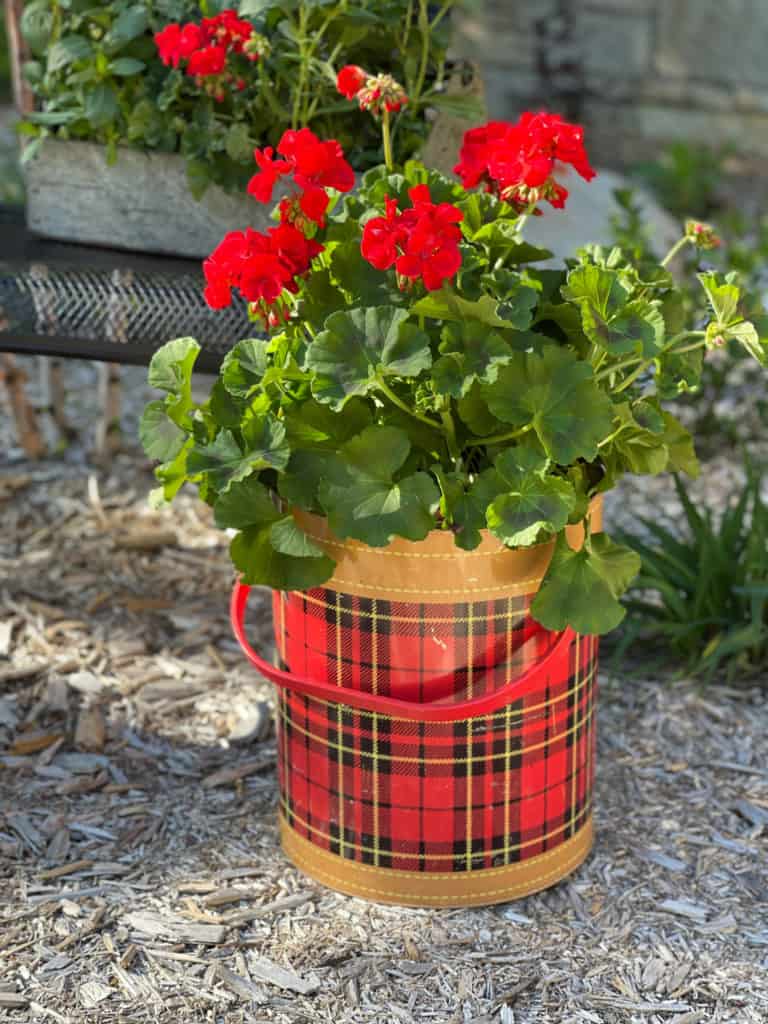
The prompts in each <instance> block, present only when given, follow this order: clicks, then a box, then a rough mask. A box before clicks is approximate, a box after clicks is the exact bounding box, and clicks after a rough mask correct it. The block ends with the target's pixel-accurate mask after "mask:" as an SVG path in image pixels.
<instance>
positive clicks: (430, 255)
mask: <svg viewBox="0 0 768 1024" xmlns="http://www.w3.org/2000/svg"><path fill="white" fill-rule="evenodd" d="M408 195H409V196H410V197H411V202H412V203H413V209H414V212H415V214H416V217H415V219H414V223H413V227H412V228H411V230H410V231H409V232H408V237H407V240H406V242H405V245H404V247H403V254H402V255H401V256H400V257H399V258H398V260H397V262H396V263H395V270H396V271H397V272H398V274H400V275H401V276H402V277H408V278H411V279H412V280H415V279H417V278H421V280H422V282H423V283H424V287H425V288H426V289H427V291H429V292H432V291H436V290H437V289H438V288H442V286H443V282H444V281H446V280H448V279H450V278H452V277H453V275H454V274H455V273H456V272H457V271H458V269H459V267H460V266H461V253H460V252H459V242H460V241H461V229H460V228H459V227H457V225H458V224H459V223H460V222H461V221H462V220H463V219H464V214H463V213H462V212H461V210H459V209H458V207H456V206H452V205H451V203H438V204H435V203H433V202H432V200H431V198H430V195H429V189H428V187H427V186H426V185H417V186H416V187H415V188H412V189H410V191H409V192H408Z"/></svg>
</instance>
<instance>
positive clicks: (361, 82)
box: [336, 64, 408, 115]
mask: <svg viewBox="0 0 768 1024" xmlns="http://www.w3.org/2000/svg"><path fill="white" fill-rule="evenodd" d="M336 89H337V91H338V92H340V93H341V95H342V96H346V98H347V99H348V100H357V102H358V103H359V104H360V109H361V110H370V111H371V113H372V114H376V115H380V114H381V113H382V111H383V110H386V111H388V112H389V113H390V114H392V113H395V112H396V111H398V110H400V109H401V108H402V107H404V106H405V105H406V103H407V102H408V97H407V96H406V95H405V89H403V87H402V85H400V83H399V82H396V81H395V79H394V78H393V77H392V75H383V74H382V75H369V74H368V72H367V71H366V70H365V68H361V67H358V66H357V64H347V65H346V67H343V68H342V69H341V71H340V72H339V73H338V75H337V76H336Z"/></svg>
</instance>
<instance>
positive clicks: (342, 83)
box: [336, 64, 368, 100]
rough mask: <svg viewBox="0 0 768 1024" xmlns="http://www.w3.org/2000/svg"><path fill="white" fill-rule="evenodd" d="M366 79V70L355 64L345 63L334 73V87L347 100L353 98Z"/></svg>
mask: <svg viewBox="0 0 768 1024" xmlns="http://www.w3.org/2000/svg"><path fill="white" fill-rule="evenodd" d="M367 80H368V72H367V71H364V70H363V68H361V67H358V65H357V64H347V65H346V67H343V68H342V69H341V71H340V72H339V73H338V75H336V89H337V91H338V92H340V93H341V95H342V96H346V98H347V99H348V100H353V99H355V97H356V96H357V94H358V93H359V92H360V90H361V89H362V87H363V86H364V85H365V83H366V81H367Z"/></svg>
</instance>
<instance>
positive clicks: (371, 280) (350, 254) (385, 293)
mask: <svg viewBox="0 0 768 1024" xmlns="http://www.w3.org/2000/svg"><path fill="white" fill-rule="evenodd" d="M330 270H331V276H332V278H333V280H334V281H336V282H337V283H339V284H340V285H341V286H342V287H343V289H344V291H345V292H346V293H347V294H348V295H349V296H350V297H351V302H349V303H345V305H354V306H363V307H365V306H368V307H371V306H377V305H382V304H383V303H386V302H389V301H391V294H390V287H389V285H388V283H387V278H386V276H385V275H384V274H382V272H381V271H380V270H376V269H375V267H372V266H371V264H370V263H369V262H368V261H367V260H366V259H364V257H363V255H362V253H361V252H360V239H359V237H357V236H356V237H354V238H352V239H350V240H349V241H347V242H342V243H341V244H340V245H337V246H336V247H335V248H334V249H333V251H332V253H331V267H330Z"/></svg>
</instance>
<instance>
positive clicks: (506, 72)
mask: <svg viewBox="0 0 768 1024" xmlns="http://www.w3.org/2000/svg"><path fill="white" fill-rule="evenodd" d="M475 10H476V8H475ZM462 36H463V39H464V44H465V49H466V50H467V51H468V53H469V55H470V56H473V57H474V58H475V59H476V60H478V61H479V63H480V65H481V67H482V69H483V74H484V77H485V80H486V87H487V93H488V102H489V110H490V113H491V115H492V116H493V117H507V118H508V117H514V116H516V115H517V114H518V113H519V112H520V111H521V110H523V109H525V108H531V107H533V108H535V107H540V106H546V107H548V108H550V109H552V110H556V111H558V112H560V113H563V114H565V115H567V116H570V117H571V118H572V119H575V120H580V121H582V122H583V123H584V124H585V125H586V126H587V128H588V143H589V149H590V152H591V153H592V154H593V155H594V156H595V159H596V160H598V161H599V162H601V163H603V164H608V165H614V166H616V165H618V166H621V165H627V164H631V163H634V162H637V161H638V160H645V159H648V158H649V157H650V156H651V155H652V154H653V153H654V152H655V151H656V149H657V144H658V143H661V142H669V141H673V140H680V139H683V140H688V141H691V142H707V143H711V144H712V145H715V146H719V145H724V144H730V145H731V146H733V147H734V149H736V150H738V151H740V152H743V153H745V154H747V155H751V156H755V157H764V156H767V155H768V56H766V52H767V49H768V46H767V44H768V0H485V4H484V13H483V15H482V16H479V15H477V14H476V13H475V14H473V16H472V17H471V18H469V17H466V18H465V20H464V21H463V24H462Z"/></svg>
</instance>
